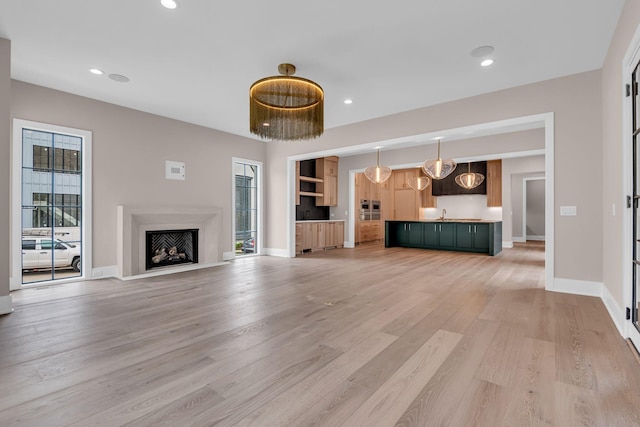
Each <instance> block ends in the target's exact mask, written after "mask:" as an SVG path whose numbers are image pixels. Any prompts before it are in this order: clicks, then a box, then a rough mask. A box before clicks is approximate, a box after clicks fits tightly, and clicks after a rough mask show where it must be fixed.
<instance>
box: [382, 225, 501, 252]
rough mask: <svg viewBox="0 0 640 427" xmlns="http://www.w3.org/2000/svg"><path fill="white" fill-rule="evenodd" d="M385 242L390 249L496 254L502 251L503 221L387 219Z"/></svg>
mask: <svg viewBox="0 0 640 427" xmlns="http://www.w3.org/2000/svg"><path fill="white" fill-rule="evenodd" d="M384 245H385V247H387V248H390V247H394V246H402V247H408V248H422V249H440V250H447V251H461V252H478V253H486V254H489V255H491V256H493V255H496V254H498V253H500V252H501V251H502V221H492V220H478V219H445V220H427V219H425V220H413V221H403V220H388V221H385V239H384Z"/></svg>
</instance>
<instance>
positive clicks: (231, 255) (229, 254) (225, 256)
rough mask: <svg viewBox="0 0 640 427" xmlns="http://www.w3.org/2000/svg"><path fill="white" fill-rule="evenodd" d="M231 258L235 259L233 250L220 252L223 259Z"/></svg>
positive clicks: (229, 259)
mask: <svg viewBox="0 0 640 427" xmlns="http://www.w3.org/2000/svg"><path fill="white" fill-rule="evenodd" d="M233 259H236V253H235V252H223V253H222V260H223V261H231V260H233Z"/></svg>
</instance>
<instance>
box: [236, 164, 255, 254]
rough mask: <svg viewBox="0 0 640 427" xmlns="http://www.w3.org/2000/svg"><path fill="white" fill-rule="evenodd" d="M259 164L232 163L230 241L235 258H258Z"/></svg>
mask: <svg viewBox="0 0 640 427" xmlns="http://www.w3.org/2000/svg"><path fill="white" fill-rule="evenodd" d="M261 176H262V165H261V163H260V162H254V161H251V160H241V159H234V160H233V192H232V193H233V198H234V200H233V206H234V215H233V218H234V226H233V230H234V231H233V242H234V247H235V256H246V255H258V254H260V248H261V247H262V238H261V235H262V234H261V220H260V218H261V208H260V203H261V199H262V198H261V188H262V178H261Z"/></svg>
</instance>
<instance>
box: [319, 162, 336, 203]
mask: <svg viewBox="0 0 640 427" xmlns="http://www.w3.org/2000/svg"><path fill="white" fill-rule="evenodd" d="M316 178H318V179H320V180H321V181H320V182H318V183H317V184H316V192H317V193H320V194H321V195H320V196H318V197H316V206H337V205H338V157H336V156H331V157H323V158H320V159H316Z"/></svg>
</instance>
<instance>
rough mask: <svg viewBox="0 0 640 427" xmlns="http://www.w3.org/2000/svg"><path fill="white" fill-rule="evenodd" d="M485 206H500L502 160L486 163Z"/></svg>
mask: <svg viewBox="0 0 640 427" xmlns="http://www.w3.org/2000/svg"><path fill="white" fill-rule="evenodd" d="M487 206H488V207H499V206H502V160H500V159H498V160H489V161H487Z"/></svg>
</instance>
